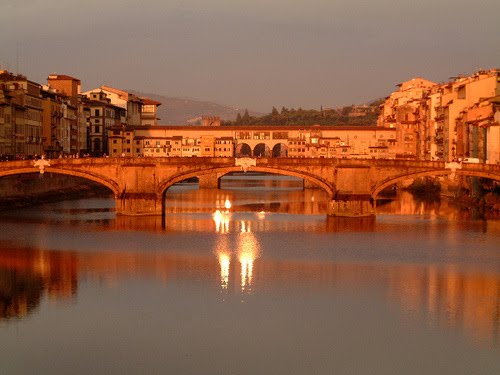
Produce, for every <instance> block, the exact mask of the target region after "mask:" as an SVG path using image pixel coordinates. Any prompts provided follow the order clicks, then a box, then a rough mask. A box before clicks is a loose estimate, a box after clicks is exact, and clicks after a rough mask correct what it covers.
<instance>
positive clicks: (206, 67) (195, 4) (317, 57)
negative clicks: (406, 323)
mask: <svg viewBox="0 0 500 375" xmlns="http://www.w3.org/2000/svg"><path fill="white" fill-rule="evenodd" d="M499 14H500V1H498V0H477V1H475V2H473V1H470V0H418V1H415V0H372V1H370V0H364V1H359V0H182V1H181V0H140V1H139V0H78V1H74V0H0V69H7V70H9V71H11V72H14V73H21V74H24V75H26V76H27V77H28V78H29V79H31V80H33V81H35V82H38V83H44V84H45V83H46V79H47V76H48V75H49V74H53V73H57V74H67V75H70V76H73V77H76V78H78V79H80V80H81V81H82V89H83V90H89V89H93V88H96V87H99V86H101V85H102V84H107V85H110V86H113V87H117V88H120V89H126V90H137V91H141V92H146V93H154V94H159V95H165V96H176V97H185V98H193V99H200V100H209V101H214V102H217V103H219V104H224V105H229V106H232V107H235V108H248V109H250V110H254V111H261V112H266V113H267V112H270V111H271V109H272V107H273V106H275V107H276V108H278V109H280V108H281V107H283V106H285V107H288V108H298V107H302V108H316V109H319V108H320V107H321V106H323V107H339V106H344V105H350V104H361V103H365V102H369V101H371V100H374V99H377V98H380V97H384V96H386V95H388V94H390V93H391V92H392V91H393V90H395V85H397V84H398V83H400V82H403V81H405V80H408V79H411V78H413V77H423V78H426V79H429V80H431V81H435V82H443V81H447V80H448V79H449V77H452V76H457V75H460V74H463V75H468V74H472V73H474V72H475V71H477V70H479V69H490V68H500V21H499Z"/></svg>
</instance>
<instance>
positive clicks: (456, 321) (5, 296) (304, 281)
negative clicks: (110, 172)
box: [0, 221, 500, 344]
mask: <svg viewBox="0 0 500 375" xmlns="http://www.w3.org/2000/svg"><path fill="white" fill-rule="evenodd" d="M235 228H239V229H238V230H237V231H236V232H235V233H234V235H227V234H225V235H221V236H219V238H218V241H217V243H216V244H215V248H214V250H213V251H214V253H215V254H216V255H217V258H215V257H214V255H213V254H211V253H208V254H207V253H203V254H200V253H198V254H188V253H178V254H173V253H170V252H165V253H162V252H146V253H145V252H112V251H111V252H108V251H106V252H103V253H97V252H96V253H75V252H62V251H56V252H50V251H38V250H31V249H13V250H9V249H1V251H0V319H10V318H16V317H23V316H25V315H26V314H29V313H30V312H32V311H33V309H35V308H36V307H37V306H38V305H39V304H40V302H41V300H42V299H43V297H44V296H46V297H49V298H55V299H61V298H62V299H67V298H72V297H74V296H75V294H76V293H77V286H78V281H79V278H85V279H89V278H91V279H92V278H94V279H96V280H106V281H108V283H109V284H112V283H116V282H117V281H119V280H120V279H124V280H130V278H131V277H137V278H139V277H144V276H146V275H147V276H148V277H154V278H156V279H159V280H164V281H168V280H176V279H186V278H188V279H189V278H196V279H197V280H199V279H200V278H206V279H207V280H213V277H214V270H216V269H220V273H219V274H216V277H217V279H219V280H218V282H219V281H220V283H221V286H222V287H223V288H224V289H225V290H227V291H228V293H229V292H232V293H241V292H248V291H250V289H249V288H250V287H252V286H253V284H254V283H255V280H256V279H257V280H259V283H262V285H271V284H274V285H282V284H284V285H286V287H287V288H294V287H297V288H299V287H300V288H311V289H314V290H325V289H329V288H333V289H336V290H338V288H342V287H344V286H347V287H349V288H350V289H352V288H366V287H368V286H370V287H372V286H373V285H377V286H379V287H382V288H384V289H385V290H386V293H384V295H385V296H386V298H387V302H388V303H390V304H395V303H397V306H399V307H400V308H401V309H402V310H403V312H404V313H405V315H407V316H410V317H411V318H415V319H421V318H422V316H424V317H427V318H428V319H429V323H430V324H436V323H437V324H439V325H442V326H449V327H454V328H458V329H460V330H463V331H465V332H466V333H467V334H468V335H469V336H471V337H474V338H475V339H477V340H480V341H485V342H488V343H492V344H497V342H496V341H495V340H498V337H500V326H499V324H498V317H499V311H500V310H499V309H500V277H499V275H498V272H491V273H488V272H481V271H477V270H475V271H462V270H460V268H458V267H456V266H444V267H436V266H432V265H431V266H420V265H389V266H384V265H358V264H336V263H333V262H313V261H310V260H306V261H304V260H299V259H297V260H273V259H269V258H261V259H259V261H258V262H255V260H256V259H257V258H258V257H259V255H260V253H259V251H260V250H259V244H258V241H257V239H256V237H255V235H254V233H253V232H251V231H249V230H250V229H249V226H248V223H247V222H241V221H240V222H238V223H237V225H236V226H235ZM252 229H253V227H252ZM232 241H235V242H234V243H233V242H232ZM233 249H234V251H233ZM233 257H235V258H236V257H237V259H238V263H239V264H240V270H239V271H240V272H238V270H237V269H235V268H237V267H234V266H232V265H231V264H230V263H231V259H232V258H233ZM231 275H233V277H231ZM233 279H234V280H233ZM232 281H233V282H234V284H233V285H235V286H237V288H234V289H233V288H230V287H229V288H228V286H230V285H231V282H232ZM100 285H101V286H102V285H103V284H100ZM106 285H108V284H104V287H105V286H106ZM422 313H423V314H422Z"/></svg>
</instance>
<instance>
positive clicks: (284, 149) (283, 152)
mask: <svg viewBox="0 0 500 375" xmlns="http://www.w3.org/2000/svg"><path fill="white" fill-rule="evenodd" d="M287 156H288V146H287V145H286V144H285V143H276V144H275V145H274V147H273V150H272V157H273V158H286V157H287Z"/></svg>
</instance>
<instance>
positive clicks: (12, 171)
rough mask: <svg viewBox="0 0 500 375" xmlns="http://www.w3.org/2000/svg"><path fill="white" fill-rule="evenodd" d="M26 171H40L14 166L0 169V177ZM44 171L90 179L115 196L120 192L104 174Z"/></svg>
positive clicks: (116, 185)
mask: <svg viewBox="0 0 500 375" xmlns="http://www.w3.org/2000/svg"><path fill="white" fill-rule="evenodd" d="M28 173H32V174H33V173H40V172H39V170H38V169H34V168H33V167H32V168H14V169H9V170H4V171H0V177H5V176H14V175H19V174H28ZM45 173H54V174H62V175H67V176H73V177H80V178H83V179H85V180H90V181H93V182H96V183H98V184H100V185H103V186H105V187H107V188H108V189H109V190H111V191H112V192H113V194H114V195H115V197H117V196H118V195H119V194H120V187H119V186H118V184H117V183H116V182H115V181H113V180H111V179H108V178H106V177H104V176H99V175H95V174H91V173H85V172H80V171H75V170H66V169H61V168H52V167H45Z"/></svg>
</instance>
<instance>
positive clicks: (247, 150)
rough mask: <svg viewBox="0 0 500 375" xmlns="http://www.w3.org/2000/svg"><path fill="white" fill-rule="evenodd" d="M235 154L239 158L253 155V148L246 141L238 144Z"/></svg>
mask: <svg viewBox="0 0 500 375" xmlns="http://www.w3.org/2000/svg"><path fill="white" fill-rule="evenodd" d="M235 156H236V157H237V158H241V157H251V156H252V148H251V147H250V146H249V145H248V144H246V143H240V144H238V146H236V151H235Z"/></svg>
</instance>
